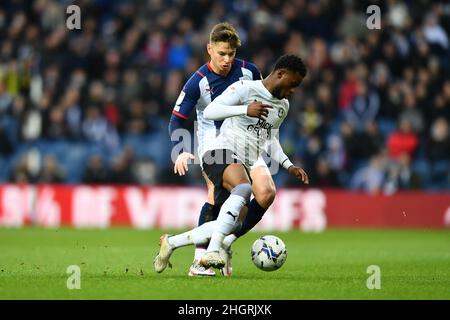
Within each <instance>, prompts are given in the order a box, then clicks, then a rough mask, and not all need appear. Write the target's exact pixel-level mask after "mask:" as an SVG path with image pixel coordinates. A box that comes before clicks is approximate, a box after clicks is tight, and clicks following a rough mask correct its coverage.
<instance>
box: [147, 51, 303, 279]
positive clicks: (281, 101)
mask: <svg viewBox="0 0 450 320" xmlns="http://www.w3.org/2000/svg"><path fill="white" fill-rule="evenodd" d="M306 72H307V71H306V67H305V65H304V63H303V61H302V59H301V58H300V57H298V56H297V55H293V54H289V55H284V56H282V57H280V58H279V59H278V60H277V62H276V64H275V67H274V68H273V70H272V72H271V73H270V75H269V76H268V77H267V78H265V79H264V80H258V81H249V80H240V81H237V82H235V83H233V84H232V85H231V86H229V87H228V88H227V89H226V90H225V91H224V92H223V93H222V94H221V95H220V96H219V97H217V98H216V99H215V100H214V101H213V102H212V103H210V104H209V105H208V106H207V107H206V109H205V110H204V117H205V118H207V119H211V120H223V119H225V121H224V122H223V124H222V127H221V129H220V134H219V135H218V136H217V137H216V138H215V139H212V140H211V143H209V144H208V145H207V146H205V148H204V151H203V154H202V155H201V161H202V168H203V171H204V172H205V173H206V175H207V176H208V178H209V179H210V180H211V181H212V182H213V183H214V194H215V197H218V196H220V194H223V193H224V192H228V193H229V197H228V198H227V200H226V201H225V202H224V203H223V205H222V207H221V209H220V212H219V216H218V217H217V220H216V221H211V222H208V223H205V224H202V225H201V226H199V227H197V228H195V229H193V230H190V231H187V232H184V233H182V234H179V235H167V234H165V235H162V236H161V238H160V251H159V254H158V255H157V256H156V258H155V260H154V268H155V271H156V272H158V273H160V272H162V271H164V269H165V268H166V267H167V265H170V262H169V258H170V256H171V254H172V253H173V251H174V250H175V249H176V248H179V247H183V246H186V245H191V244H197V243H205V242H207V241H208V240H209V245H208V248H207V249H206V253H205V254H204V255H203V257H202V258H201V260H200V263H201V264H202V265H203V266H204V267H205V268H209V267H214V268H218V269H221V268H223V267H224V265H225V260H224V259H223V257H222V256H221V255H220V254H219V250H220V249H221V247H222V245H223V241H224V238H225V237H226V236H227V235H229V234H231V233H232V232H233V231H235V230H237V229H239V228H240V226H241V222H242V220H243V219H244V218H245V217H244V215H241V214H240V213H241V209H242V208H243V207H244V206H246V205H248V203H249V202H250V196H251V193H252V187H251V183H250V178H249V175H248V170H249V168H250V167H251V166H252V165H253V164H254V163H255V162H256V161H257V160H258V158H259V156H260V155H261V153H262V152H263V151H267V152H268V153H269V154H270V155H271V157H272V159H273V160H275V161H277V162H279V163H280V164H281V165H282V166H283V167H285V168H286V169H287V170H288V172H289V173H290V174H292V175H294V176H295V177H297V178H299V179H300V180H302V181H303V182H304V183H305V184H308V183H309V181H308V175H307V174H306V172H305V171H304V170H303V169H301V168H299V167H296V166H294V165H293V164H292V163H290V161H289V160H287V159H286V158H285V155H284V152H283V151H282V149H281V146H280V143H279V141H278V137H277V131H278V129H279V128H280V125H281V123H282V122H283V120H284V119H285V118H286V115H287V113H288V111H289V102H288V100H287V99H286V98H287V97H289V96H290V95H292V93H293V92H294V90H295V89H296V88H297V87H298V86H299V85H300V83H301V82H302V81H303V78H304V77H305V76H306ZM255 118H256V119H255ZM269 148H270V149H271V150H269ZM286 162H288V163H289V164H288V165H286Z"/></svg>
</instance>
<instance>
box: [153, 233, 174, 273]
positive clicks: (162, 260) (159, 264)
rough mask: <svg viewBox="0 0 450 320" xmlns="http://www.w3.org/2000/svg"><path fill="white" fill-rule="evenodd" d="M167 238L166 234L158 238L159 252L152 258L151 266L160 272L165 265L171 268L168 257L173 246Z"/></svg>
mask: <svg viewBox="0 0 450 320" xmlns="http://www.w3.org/2000/svg"><path fill="white" fill-rule="evenodd" d="M168 238H169V235H168V234H164V235H162V236H161V237H160V238H159V246H160V248H159V254H158V255H157V256H156V257H155V259H154V260H153V267H154V268H155V271H156V272H158V273H161V272H163V271H164V269H166V267H167V265H169V267H170V268H172V264H171V263H170V261H169V259H170V256H171V255H172V252H173V247H172V246H171V245H170V244H169V241H167V240H168Z"/></svg>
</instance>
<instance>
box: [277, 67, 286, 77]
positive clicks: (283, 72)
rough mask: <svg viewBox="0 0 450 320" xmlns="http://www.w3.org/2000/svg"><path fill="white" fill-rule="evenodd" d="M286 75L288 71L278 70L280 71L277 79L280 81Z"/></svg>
mask: <svg viewBox="0 0 450 320" xmlns="http://www.w3.org/2000/svg"><path fill="white" fill-rule="evenodd" d="M285 73H286V70H284V69H278V70H277V78H278V79H281V78H282V77H283V75H284V74H285Z"/></svg>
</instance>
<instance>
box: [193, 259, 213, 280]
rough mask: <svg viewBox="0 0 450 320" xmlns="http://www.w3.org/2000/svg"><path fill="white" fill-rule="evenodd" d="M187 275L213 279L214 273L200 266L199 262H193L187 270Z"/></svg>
mask: <svg viewBox="0 0 450 320" xmlns="http://www.w3.org/2000/svg"><path fill="white" fill-rule="evenodd" d="M188 275H189V276H190V277H214V276H215V275H216V273H215V272H214V270H212V269H211V268H209V269H206V268H205V267H204V266H202V265H201V264H200V261H199V260H194V262H192V265H191V267H190V268H189V273H188Z"/></svg>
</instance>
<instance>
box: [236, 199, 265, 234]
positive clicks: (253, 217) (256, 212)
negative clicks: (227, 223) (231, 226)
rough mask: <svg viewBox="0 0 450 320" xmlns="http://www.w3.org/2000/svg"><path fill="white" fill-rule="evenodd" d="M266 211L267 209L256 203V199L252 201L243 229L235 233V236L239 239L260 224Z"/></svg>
mask: <svg viewBox="0 0 450 320" xmlns="http://www.w3.org/2000/svg"><path fill="white" fill-rule="evenodd" d="M266 211H267V209H265V208H263V207H261V206H260V205H259V203H258V202H257V201H256V199H253V200H252V201H250V205H249V206H248V212H247V216H246V217H245V219H244V221H243V222H242V226H241V228H240V229H239V230H238V231H236V232H234V235H235V236H236V237H238V238H239V237H241V236H243V235H244V234H246V233H247V232H248V231H250V230H251V229H252V228H253V227H254V226H256V225H257V224H258V222H259V221H260V220H261V219H262V217H263V216H264V213H266Z"/></svg>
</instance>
